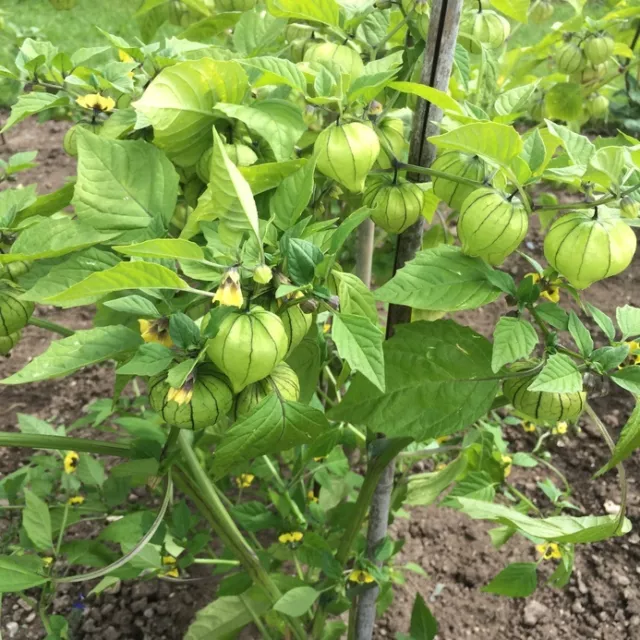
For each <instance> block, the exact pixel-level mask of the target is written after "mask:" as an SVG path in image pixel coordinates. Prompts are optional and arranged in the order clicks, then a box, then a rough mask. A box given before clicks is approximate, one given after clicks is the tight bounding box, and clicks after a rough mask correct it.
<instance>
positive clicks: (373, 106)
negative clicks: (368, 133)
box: [368, 100, 382, 116]
mask: <svg viewBox="0 0 640 640" xmlns="http://www.w3.org/2000/svg"><path fill="white" fill-rule="evenodd" d="M368 109H369V113H370V114H371V115H372V116H377V115H380V114H381V113H382V105H381V104H380V103H379V102H378V101H377V100H372V101H371V102H370V103H369V107H368Z"/></svg>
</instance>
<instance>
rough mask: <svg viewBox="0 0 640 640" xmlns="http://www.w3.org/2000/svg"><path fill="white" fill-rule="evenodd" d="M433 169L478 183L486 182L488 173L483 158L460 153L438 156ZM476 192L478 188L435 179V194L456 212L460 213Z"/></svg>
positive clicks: (452, 152) (432, 166)
mask: <svg viewBox="0 0 640 640" xmlns="http://www.w3.org/2000/svg"><path fill="white" fill-rule="evenodd" d="M431 168H432V169H434V170H435V171H442V172H444V173H448V174H451V175H454V176H458V177H460V178H467V179H468V180H475V181H476V182H482V181H483V180H484V178H485V171H486V165H485V163H484V161H483V160H482V159H481V158H479V157H478V156H472V155H469V154H467V153H460V152H459V151H447V152H446V153H443V154H442V155H441V156H438V157H437V158H436V159H435V161H434V162H433V164H432V165H431ZM475 190H476V187H470V186H468V185H466V184H460V183H459V182H454V181H453V180H447V179H446V178H434V179H433V192H434V193H435V194H436V195H437V196H438V198H440V200H444V201H445V202H446V203H447V204H448V205H449V206H450V207H451V208H452V209H455V210H456V211H460V209H461V208H462V203H463V202H464V201H465V200H466V199H467V198H468V197H469V195H470V194H471V193H473V192H474V191H475Z"/></svg>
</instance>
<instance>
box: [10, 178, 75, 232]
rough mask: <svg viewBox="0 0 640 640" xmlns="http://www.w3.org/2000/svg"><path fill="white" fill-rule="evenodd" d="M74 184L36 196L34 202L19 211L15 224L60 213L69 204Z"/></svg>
mask: <svg viewBox="0 0 640 640" xmlns="http://www.w3.org/2000/svg"><path fill="white" fill-rule="evenodd" d="M74 189H75V183H73V182H69V183H67V184H65V185H64V187H60V189H58V190H57V191H53V192H51V193H47V194H45V195H42V196H38V197H37V198H36V201H35V202H34V203H33V204H31V205H29V206H28V207H26V208H25V209H23V210H22V211H20V212H19V213H18V214H17V216H16V222H22V221H23V220H27V219H28V218H32V217H33V216H42V217H46V216H50V215H52V214H54V213H58V211H62V210H63V209H64V208H65V207H67V206H69V205H70V204H71V199H72V198H73V192H74Z"/></svg>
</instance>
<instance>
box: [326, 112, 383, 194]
mask: <svg viewBox="0 0 640 640" xmlns="http://www.w3.org/2000/svg"><path fill="white" fill-rule="evenodd" d="M314 152H315V154H316V157H317V164H316V166H317V168H318V169H319V170H320V171H321V172H322V173H324V175H325V176H327V177H328V178H332V179H333V180H335V181H336V182H339V183H340V184H341V185H343V186H344V187H346V188H347V189H349V191H353V192H354V193H359V192H361V191H362V190H363V189H364V181H365V180H366V178H367V175H368V173H369V171H371V168H372V167H373V165H374V164H375V162H376V160H377V159H378V155H379V154H380V142H379V141H378V136H377V135H376V132H375V131H374V130H373V129H372V128H371V127H368V126H367V125H366V124H362V123H360V122H350V123H349V124H343V125H337V124H334V125H331V126H330V127H328V128H327V129H325V130H324V131H322V132H321V133H320V135H319V136H318V137H317V139H316V142H315V145H314Z"/></svg>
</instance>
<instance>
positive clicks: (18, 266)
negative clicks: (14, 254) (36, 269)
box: [0, 260, 32, 282]
mask: <svg viewBox="0 0 640 640" xmlns="http://www.w3.org/2000/svg"><path fill="white" fill-rule="evenodd" d="M31 265H32V263H31V262H23V261H22V260H18V261H16V262H9V263H8V264H5V265H0V280H11V281H12V282H17V281H18V278H19V277H20V276H23V275H24V274H25V273H27V272H28V271H29V269H31Z"/></svg>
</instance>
